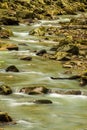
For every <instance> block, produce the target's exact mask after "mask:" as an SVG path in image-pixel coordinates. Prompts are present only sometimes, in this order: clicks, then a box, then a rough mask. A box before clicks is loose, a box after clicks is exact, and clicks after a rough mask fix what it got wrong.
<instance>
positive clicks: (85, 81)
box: [80, 76, 87, 86]
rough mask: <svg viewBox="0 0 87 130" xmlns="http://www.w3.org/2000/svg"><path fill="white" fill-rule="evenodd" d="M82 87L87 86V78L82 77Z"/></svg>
mask: <svg viewBox="0 0 87 130" xmlns="http://www.w3.org/2000/svg"><path fill="white" fill-rule="evenodd" d="M80 85H81V86H85V85H87V76H82V77H81V80H80Z"/></svg>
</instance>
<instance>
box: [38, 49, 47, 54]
mask: <svg viewBox="0 0 87 130" xmlns="http://www.w3.org/2000/svg"><path fill="white" fill-rule="evenodd" d="M46 53H47V51H46V50H45V49H42V50H40V51H38V52H37V53H36V55H38V56H43V55H44V54H46Z"/></svg>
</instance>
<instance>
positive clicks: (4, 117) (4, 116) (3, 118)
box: [0, 112, 13, 123]
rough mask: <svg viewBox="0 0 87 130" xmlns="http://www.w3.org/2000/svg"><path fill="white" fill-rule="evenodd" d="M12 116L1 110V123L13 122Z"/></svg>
mask: <svg viewBox="0 0 87 130" xmlns="http://www.w3.org/2000/svg"><path fill="white" fill-rule="evenodd" d="M12 121H13V120H12V118H11V117H10V116H9V115H8V114H7V113H5V112H0V123H5V122H12Z"/></svg>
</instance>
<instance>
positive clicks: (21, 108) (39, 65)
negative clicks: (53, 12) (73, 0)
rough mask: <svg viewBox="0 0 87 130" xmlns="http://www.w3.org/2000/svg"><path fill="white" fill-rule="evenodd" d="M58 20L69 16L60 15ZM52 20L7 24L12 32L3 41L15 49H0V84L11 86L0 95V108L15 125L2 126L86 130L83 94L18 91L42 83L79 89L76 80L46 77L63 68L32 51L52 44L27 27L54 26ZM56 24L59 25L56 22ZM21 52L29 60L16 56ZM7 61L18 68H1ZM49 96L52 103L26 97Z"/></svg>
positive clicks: (86, 109)
mask: <svg viewBox="0 0 87 130" xmlns="http://www.w3.org/2000/svg"><path fill="white" fill-rule="evenodd" d="M60 20H61V21H65V22H66V21H68V20H69V18H67V17H65V16H64V17H62V18H60ZM57 22H59V20H55V21H40V23H36V24H34V25H32V26H28V25H24V24H21V25H20V26H10V27H8V28H10V29H11V30H12V31H13V34H14V36H13V37H10V39H8V40H4V41H6V42H8V43H9V42H11V43H16V44H17V45H18V46H19V50H18V51H0V81H1V82H0V84H2V83H5V84H7V85H9V86H11V88H12V89H13V94H11V95H9V96H4V95H0V110H1V111H6V112H7V113H9V115H11V117H12V118H13V119H14V120H15V121H16V122H17V124H16V125H6V126H1V127H3V128H4V130H5V129H6V130H87V122H86V121H87V104H86V103H87V97H86V96H80V95H78V96H75V95H60V94H54V93H53V94H48V95H26V94H22V93H21V94H20V93H19V90H20V88H22V87H28V86H30V85H31V86H32V85H46V87H47V88H51V89H79V90H82V89H84V88H81V87H80V86H79V84H78V82H77V81H74V80H72V81H69V80H52V79H51V78H50V77H51V76H53V77H58V76H64V75H62V73H63V72H64V71H65V69H64V68H62V65H61V63H60V62H59V61H53V60H48V59H45V58H43V57H39V56H36V55H35V51H38V50H41V49H43V48H44V49H46V50H49V49H50V47H52V45H53V44H55V43H53V42H52V41H50V40H49V41H48V40H47V41H46V40H44V41H43V40H41V37H36V36H31V35H29V30H31V29H32V28H35V27H37V26H41V25H42V24H44V25H45V26H56V23H57ZM58 27H60V26H59V25H58ZM21 56H31V57H32V60H31V61H23V60H20V57H21ZM9 65H15V66H16V67H17V68H18V69H19V70H20V72H19V73H15V72H5V71H4V70H5V68H7V66H9ZM36 99H49V100H51V101H52V102H53V103H52V104H34V103H31V102H29V101H33V100H36Z"/></svg>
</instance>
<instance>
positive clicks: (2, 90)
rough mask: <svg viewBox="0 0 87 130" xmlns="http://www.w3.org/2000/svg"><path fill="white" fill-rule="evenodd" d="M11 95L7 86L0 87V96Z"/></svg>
mask: <svg viewBox="0 0 87 130" xmlns="http://www.w3.org/2000/svg"><path fill="white" fill-rule="evenodd" d="M11 93H12V90H11V88H10V87H9V86H7V85H1V86H0V94H4V95H8V94H11Z"/></svg>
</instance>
